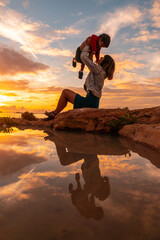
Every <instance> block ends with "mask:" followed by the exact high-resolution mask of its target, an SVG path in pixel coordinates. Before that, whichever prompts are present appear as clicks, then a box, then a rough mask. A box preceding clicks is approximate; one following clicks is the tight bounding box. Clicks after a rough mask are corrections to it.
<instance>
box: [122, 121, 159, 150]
mask: <svg viewBox="0 0 160 240" xmlns="http://www.w3.org/2000/svg"><path fill="white" fill-rule="evenodd" d="M119 134H120V135H121V136H124V137H127V138H130V139H132V140H134V141H136V142H139V143H143V144H145V145H148V146H150V147H152V148H156V149H157V150H158V151H160V123H159V124H154V125H147V124H133V125H126V126H124V127H123V128H122V129H121V130H120V131H119Z"/></svg>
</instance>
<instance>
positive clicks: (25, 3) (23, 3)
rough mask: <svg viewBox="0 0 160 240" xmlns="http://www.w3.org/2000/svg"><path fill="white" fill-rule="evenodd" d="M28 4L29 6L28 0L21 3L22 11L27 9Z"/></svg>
mask: <svg viewBox="0 0 160 240" xmlns="http://www.w3.org/2000/svg"><path fill="white" fill-rule="evenodd" d="M29 4H30V2H29V0H24V1H23V2H22V6H23V7H24V9H27V8H28V7H29Z"/></svg>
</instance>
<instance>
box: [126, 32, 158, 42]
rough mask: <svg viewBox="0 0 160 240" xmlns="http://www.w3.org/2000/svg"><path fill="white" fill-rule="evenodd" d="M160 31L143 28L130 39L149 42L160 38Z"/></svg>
mask: <svg viewBox="0 0 160 240" xmlns="http://www.w3.org/2000/svg"><path fill="white" fill-rule="evenodd" d="M159 38H160V33H159V32H158V31H156V30H153V31H148V30H141V31H139V32H138V33H136V34H135V37H134V38H131V39H129V40H131V41H134V42H148V41H149V40H154V39H159Z"/></svg>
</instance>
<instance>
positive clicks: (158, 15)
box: [149, 0, 160, 28]
mask: <svg viewBox="0 0 160 240" xmlns="http://www.w3.org/2000/svg"><path fill="white" fill-rule="evenodd" d="M149 13H150V15H151V18H152V22H153V26H154V27H157V28H160V1H159V0H154V1H153V6H152V8H151V9H150V11H149Z"/></svg>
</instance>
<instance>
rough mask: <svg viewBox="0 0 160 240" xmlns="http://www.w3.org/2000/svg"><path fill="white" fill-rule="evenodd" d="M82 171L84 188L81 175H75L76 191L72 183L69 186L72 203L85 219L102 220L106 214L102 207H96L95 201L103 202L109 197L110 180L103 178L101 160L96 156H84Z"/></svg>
mask: <svg viewBox="0 0 160 240" xmlns="http://www.w3.org/2000/svg"><path fill="white" fill-rule="evenodd" d="M81 170H82V176H83V178H84V182H85V183H84V186H83V188H82V186H81V183H80V174H79V173H76V174H75V180H76V182H77V187H76V189H75V190H74V189H73V184H72V183H70V184H69V192H70V193H71V199H72V203H73V205H74V206H75V207H76V208H77V210H78V211H79V212H80V214H81V215H82V216H83V217H85V218H87V219H89V218H93V219H96V220H100V219H102V218H103V217H104V212H103V208H102V207H98V206H96V204H95V199H99V200H100V201H103V200H105V199H106V198H107V197H108V196H109V194H110V184H109V178H108V177H102V176H101V173H100V169H99V159H98V157H97V155H94V154H85V155H84V162H83V164H82V166H81Z"/></svg>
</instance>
